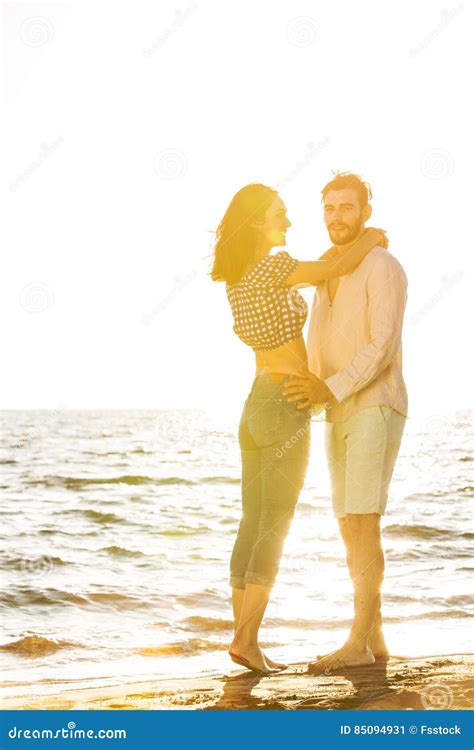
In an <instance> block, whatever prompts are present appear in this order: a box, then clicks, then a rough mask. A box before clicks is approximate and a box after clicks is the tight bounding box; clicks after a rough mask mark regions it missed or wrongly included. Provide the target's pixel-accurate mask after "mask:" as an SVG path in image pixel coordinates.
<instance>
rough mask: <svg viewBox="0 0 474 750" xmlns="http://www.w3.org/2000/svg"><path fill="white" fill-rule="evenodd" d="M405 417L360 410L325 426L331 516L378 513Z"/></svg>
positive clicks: (377, 408) (391, 412)
mask: <svg viewBox="0 0 474 750" xmlns="http://www.w3.org/2000/svg"><path fill="white" fill-rule="evenodd" d="M405 422H406V417H404V416H403V415H402V414H400V413H399V412H397V411H395V410H394V409H392V408H391V407H390V406H372V407H370V408H369V409H362V410H361V411H359V412H357V413H356V414H354V416H352V417H350V419H347V420H346V421H345V422H326V452H327V456H328V463H329V474H330V477H331V487H332V505H333V510H334V515H335V516H336V517H337V518H344V516H345V515H346V514H347V513H379V514H380V515H383V514H384V513H385V508H386V505H387V497H388V489H389V485H390V480H391V478H392V474H393V469H394V466H395V461H396V460H397V455H398V450H399V448H400V443H401V440H402V435H403V430H404V427H405Z"/></svg>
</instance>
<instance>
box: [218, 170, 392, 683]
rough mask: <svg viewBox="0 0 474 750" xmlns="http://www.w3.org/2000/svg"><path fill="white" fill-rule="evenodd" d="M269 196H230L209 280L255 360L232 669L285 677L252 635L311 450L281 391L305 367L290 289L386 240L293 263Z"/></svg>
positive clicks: (245, 431)
mask: <svg viewBox="0 0 474 750" xmlns="http://www.w3.org/2000/svg"><path fill="white" fill-rule="evenodd" d="M290 226H291V224H290V221H289V220H288V217H287V215H286V208H285V205H284V203H283V201H282V200H281V198H280V197H279V195H278V193H277V192H276V191H275V190H273V189H272V188H269V187H267V186H266V185H260V184H251V185H247V186H246V187H244V188H242V189H241V190H239V192H238V193H237V194H236V195H235V196H234V197H233V199H232V201H231V202H230V205H229V207H228V209H227V211H226V213H225V215H224V217H223V219H222V221H221V222H220V224H219V227H218V229H217V233H216V244H215V255H214V264H213V268H212V272H211V277H212V279H213V280H214V281H225V282H226V290H227V297H228V299H229V302H230V305H231V309H232V313H233V318H234V331H235V333H236V334H237V335H238V336H239V338H240V339H241V340H242V341H243V342H244V343H245V344H247V345H248V346H251V347H252V348H253V350H254V351H255V361H256V362H255V363H256V375H255V379H254V382H253V385H252V388H251V391H250V394H249V396H248V398H247V400H246V401H245V404H244V408H243V412H242V417H241V421H240V427H239V444H240V450H241V457H242V519H241V521H240V526H239V530H238V534H237V539H236V541H235V544H234V549H233V552H232V557H231V563H230V572H231V577H230V584H231V587H232V605H233V612H234V639H233V641H232V644H231V646H230V648H229V654H230V656H231V658H232V660H233V661H234V662H236V663H238V664H241V665H243V666H245V667H247V668H248V669H254V670H258V671H260V672H263V673H270V672H273V671H276V670H278V669H282V668H283V669H284V668H285V665H284V664H278V663H276V662H274V661H272V660H271V659H270V658H269V657H268V656H266V655H265V654H264V653H263V651H262V650H261V648H260V646H259V643H258V631H259V627H260V623H261V621H262V618H263V615H264V613H265V609H266V606H267V603H268V600H269V596H270V592H271V589H272V586H273V584H274V582H275V578H276V575H277V572H278V568H279V563H280V558H281V554H282V550H283V544H284V541H285V538H286V536H287V533H288V530H289V527H290V524H291V520H292V518H293V514H294V511H295V507H296V503H297V501H298V496H299V494H300V491H301V489H302V487H303V483H304V478H305V473H306V468H307V465H308V457H309V446H310V430H309V427H310V416H311V412H310V407H309V406H305V408H299V407H298V406H297V405H296V404H295V403H290V402H288V401H287V399H285V398H283V396H282V388H283V386H284V384H285V382H286V381H287V380H289V379H291V378H292V376H295V375H297V374H300V375H301V370H302V368H307V356H306V347H305V343H304V339H303V336H302V328H303V325H304V322H305V320H306V316H307V305H306V302H305V300H304V299H303V297H302V296H301V295H300V294H299V292H297V291H296V289H295V287H296V286H302V285H316V284H319V283H320V282H322V281H325V280H326V279H331V278H333V277H336V276H342V275H344V274H346V273H348V272H350V271H352V270H353V269H354V268H355V267H356V266H357V265H358V264H359V263H360V261H361V260H362V259H363V258H364V257H365V256H366V255H367V253H368V252H370V250H372V249H373V248H374V247H375V246H376V245H377V244H381V242H384V240H385V238H384V236H383V234H382V233H381V232H380V230H376V229H366V230H365V231H364V233H363V235H362V236H361V238H360V239H359V240H358V241H356V242H354V243H353V245H352V246H351V248H350V249H348V250H347V252H345V253H344V254H343V255H342V256H341V255H339V256H337V257H333V253H332V252H331V250H329V251H328V252H327V253H325V255H323V256H322V257H321V258H320V259H319V260H316V261H309V262H308V261H298V260H296V259H295V258H292V257H291V256H290V255H289V254H288V253H287V252H286V251H280V252H278V253H276V254H275V255H269V252H270V250H271V249H272V248H273V247H276V246H282V245H285V244H286V230H287V229H288V227H290Z"/></svg>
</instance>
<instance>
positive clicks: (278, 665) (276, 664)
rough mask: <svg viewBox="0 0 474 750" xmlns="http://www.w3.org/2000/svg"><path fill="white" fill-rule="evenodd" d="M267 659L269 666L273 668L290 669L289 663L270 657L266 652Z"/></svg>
mask: <svg viewBox="0 0 474 750" xmlns="http://www.w3.org/2000/svg"><path fill="white" fill-rule="evenodd" d="M264 656H265V661H266V662H267V664H268V666H269V667H271V668H272V669H288V664H282V662H279V661H273V659H270V657H269V656H267V654H264Z"/></svg>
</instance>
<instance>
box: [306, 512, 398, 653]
mask: <svg viewBox="0 0 474 750" xmlns="http://www.w3.org/2000/svg"><path fill="white" fill-rule="evenodd" d="M338 522H339V531H340V533H341V537H342V540H343V542H344V546H345V548H346V562H347V568H348V570H349V575H350V578H351V580H352V583H353V584H354V580H355V566H354V555H355V550H354V549H353V541H352V536H351V534H350V532H349V529H348V528H347V517H344V518H339V519H338ZM380 546H381V542H380ZM382 554H383V552H382ZM382 624H383V623H382V608H381V601H380V602H379V606H378V608H377V612H376V614H375V617H374V621H373V623H372V626H371V629H370V633H369V648H370V650H371V651H372V653H373V655H374V657H375V658H376V659H385V658H388V656H389V650H388V647H387V644H386V643H385V637H384V634H383V630H382ZM331 653H333V652H331ZM325 656H329V654H325ZM322 658H323V656H318V659H322Z"/></svg>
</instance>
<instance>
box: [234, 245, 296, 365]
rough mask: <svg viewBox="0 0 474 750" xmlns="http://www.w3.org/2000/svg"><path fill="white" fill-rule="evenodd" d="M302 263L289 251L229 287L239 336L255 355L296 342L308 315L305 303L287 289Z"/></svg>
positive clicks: (266, 260) (271, 257)
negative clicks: (288, 282) (293, 272)
mask: <svg viewBox="0 0 474 750" xmlns="http://www.w3.org/2000/svg"><path fill="white" fill-rule="evenodd" d="M298 262H299V261H297V260H296V259H295V258H292V257H291V256H290V255H289V254H288V253H287V252H286V250H281V251H280V252H278V253H276V254H275V255H266V256H265V257H264V258H262V260H260V261H259V262H258V263H257V265H256V266H254V267H253V269H252V270H251V271H249V273H247V274H245V276H243V277H242V278H241V279H240V281H238V282H237V283H236V284H228V285H227V287H226V291H227V298H228V300H229V303H230V306H231V309H232V315H233V317H234V331H235V333H236V334H237V336H238V337H239V338H240V339H241V341H243V342H244V344H248V346H251V347H252V349H254V351H269V350H270V349H277V348H278V347H279V346H282V345H283V344H287V343H288V342H290V341H294V339H297V338H298V337H299V336H301V332H302V329H303V326H304V323H305V320H306V317H307V315H308V306H307V304H306V301H305V299H304V298H303V297H302V296H301V294H300V293H299V292H298V291H297V290H296V289H295V288H290V287H288V286H287V285H286V280H287V279H288V276H290V274H291V273H292V271H294V270H295V268H296V266H297V265H298Z"/></svg>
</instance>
